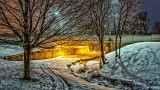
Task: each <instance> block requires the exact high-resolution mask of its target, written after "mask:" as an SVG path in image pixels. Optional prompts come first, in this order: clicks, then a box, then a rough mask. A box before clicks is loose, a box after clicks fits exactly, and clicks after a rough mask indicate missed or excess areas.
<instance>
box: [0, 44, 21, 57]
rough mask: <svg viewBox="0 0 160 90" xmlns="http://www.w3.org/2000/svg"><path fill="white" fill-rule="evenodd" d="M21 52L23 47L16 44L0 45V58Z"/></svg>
mask: <svg viewBox="0 0 160 90" xmlns="http://www.w3.org/2000/svg"><path fill="white" fill-rule="evenodd" d="M21 53H23V48H22V47H20V46H16V45H0V58H1V59H2V58H4V57H6V56H11V55H16V54H21Z"/></svg>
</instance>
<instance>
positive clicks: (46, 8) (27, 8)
mask: <svg viewBox="0 0 160 90" xmlns="http://www.w3.org/2000/svg"><path fill="white" fill-rule="evenodd" d="M83 3H84V0H82V1H78V0H0V27H3V29H4V30H9V31H10V32H13V33H14V35H15V36H14V37H10V38H9V39H8V38H7V39H6V38H1V39H0V41H1V42H3V43H9V44H17V45H21V46H22V47H23V48H24V78H23V79H25V80H28V81H30V80H32V79H31V77H30V53H31V51H32V49H33V48H35V47H38V46H40V45H42V44H45V43H48V42H54V41H58V40H62V39H63V37H61V36H60V35H62V34H61V33H63V35H64V34H65V35H68V36H69V35H70V34H71V33H73V31H72V30H71V29H72V27H73V26H74V25H75V21H74V22H73V20H75V19H76V18H77V17H78V16H80V15H81V13H80V12H79V11H80V9H81V6H82V5H83ZM57 23H61V26H57ZM68 25H69V26H70V27H67V26H68ZM54 37H56V38H54ZM11 38H12V39H11Z"/></svg>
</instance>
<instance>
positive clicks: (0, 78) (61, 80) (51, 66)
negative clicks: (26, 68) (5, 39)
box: [0, 45, 115, 90]
mask: <svg viewBox="0 0 160 90" xmlns="http://www.w3.org/2000/svg"><path fill="white" fill-rule="evenodd" d="M20 53H22V48H20V47H17V46H9V45H0V57H1V58H0V90H115V89H112V88H107V87H104V86H100V85H98V84H95V83H89V82H88V81H86V80H83V79H81V78H79V77H76V76H74V75H72V74H71V73H70V70H69V69H68V67H67V64H70V63H71V62H74V60H72V59H67V58H54V59H47V60H32V61H31V77H32V78H35V79H37V80H38V81H36V82H25V81H22V80H20V78H22V77H23V61H6V60H4V59H3V58H4V57H5V56H9V55H15V54H20Z"/></svg>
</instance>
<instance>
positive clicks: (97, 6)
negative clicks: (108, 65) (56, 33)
mask: <svg viewBox="0 0 160 90" xmlns="http://www.w3.org/2000/svg"><path fill="white" fill-rule="evenodd" d="M86 5H88V6H89V10H88V12H87V13H86V14H85V16H84V17H83V18H82V20H81V23H80V24H81V25H80V26H81V27H82V28H83V30H84V31H85V30H87V31H85V32H88V33H90V34H91V33H92V35H96V36H97V38H98V41H99V46H100V49H101V60H102V61H100V68H101V67H102V65H103V64H105V57H104V36H105V31H107V30H106V29H108V28H107V27H108V25H107V24H108V20H109V19H108V18H109V13H110V12H109V9H110V0H90V1H89V2H88V3H87V4H86Z"/></svg>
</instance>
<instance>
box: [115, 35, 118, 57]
mask: <svg viewBox="0 0 160 90" xmlns="http://www.w3.org/2000/svg"><path fill="white" fill-rule="evenodd" d="M117 38H118V36H117V35H116V40H115V52H116V55H115V56H116V57H117V56H118V55H117Z"/></svg>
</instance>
